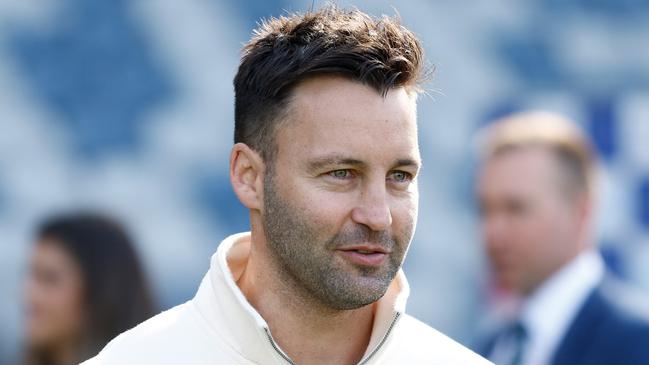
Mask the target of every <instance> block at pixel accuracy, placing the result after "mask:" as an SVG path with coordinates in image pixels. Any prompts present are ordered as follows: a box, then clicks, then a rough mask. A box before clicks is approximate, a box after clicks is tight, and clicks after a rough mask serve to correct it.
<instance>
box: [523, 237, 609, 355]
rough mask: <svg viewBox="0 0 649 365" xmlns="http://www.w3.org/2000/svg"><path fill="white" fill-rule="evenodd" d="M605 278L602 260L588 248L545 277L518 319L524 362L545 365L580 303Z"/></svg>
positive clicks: (580, 305) (582, 302)
mask: <svg viewBox="0 0 649 365" xmlns="http://www.w3.org/2000/svg"><path fill="white" fill-rule="evenodd" d="M603 277H604V263H603V260H602V258H601V256H600V255H599V253H597V252H596V251H595V250H593V249H591V250H587V251H584V252H582V253H581V254H580V255H579V256H577V257H575V258H574V259H573V260H572V261H571V262H570V263H568V264H567V265H566V266H564V267H563V268H562V269H560V270H559V271H558V272H556V273H555V274H554V275H552V276H551V277H550V278H549V279H548V280H546V281H545V282H544V283H543V284H542V285H541V286H540V287H539V288H538V289H537V290H536V291H534V293H532V295H531V296H530V297H528V298H527V299H526V300H525V301H524V302H523V307H522V311H521V315H520V317H519V318H520V320H521V321H522V322H523V324H524V325H525V327H526V329H527V334H528V338H527V343H526V346H525V352H524V354H523V359H522V360H523V361H522V364H523V365H546V364H549V362H550V361H551V360H552V355H554V353H555V352H556V350H557V348H558V346H559V343H560V341H561V340H562V338H563V337H564V335H565V334H566V331H567V330H568V328H569V326H570V324H571V323H572V321H573V320H574V318H575V316H576V315H577V313H578V312H579V310H580V309H581V307H582V306H583V304H584V302H585V301H586V299H587V297H588V295H589V294H590V293H591V292H592V290H593V289H594V288H595V287H596V286H597V285H599V284H600V282H601V281H602V279H603Z"/></svg>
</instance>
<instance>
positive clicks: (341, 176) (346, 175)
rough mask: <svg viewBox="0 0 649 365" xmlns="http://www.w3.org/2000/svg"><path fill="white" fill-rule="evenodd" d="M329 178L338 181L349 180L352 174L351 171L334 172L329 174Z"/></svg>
mask: <svg viewBox="0 0 649 365" xmlns="http://www.w3.org/2000/svg"><path fill="white" fill-rule="evenodd" d="M329 176H331V177H335V178H336V179H349V178H350V177H351V176H352V174H351V171H349V170H334V171H331V172H330V173H329Z"/></svg>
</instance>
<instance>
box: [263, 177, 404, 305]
mask: <svg viewBox="0 0 649 365" xmlns="http://www.w3.org/2000/svg"><path fill="white" fill-rule="evenodd" d="M272 180H273V179H272V178H267V180H266V179H265V183H264V208H265V209H264V210H265V213H264V217H263V222H264V230H265V233H266V241H267V245H268V250H269V252H270V254H271V256H272V260H273V262H274V263H275V266H276V268H277V270H279V275H280V276H279V277H280V280H286V281H287V284H288V282H290V285H293V286H294V288H292V289H293V290H290V291H291V292H293V293H295V294H296V296H300V294H301V296H302V297H303V298H302V299H304V300H305V301H307V302H308V301H311V302H313V301H315V302H316V303H318V304H320V305H321V306H323V307H324V308H328V309H332V310H350V309H356V308H360V307H363V306H365V305H368V304H371V303H373V302H375V301H377V300H379V299H380V298H381V297H382V296H383V295H384V294H385V292H386V291H387V288H388V287H389V285H390V283H391V282H392V280H393V279H394V277H395V276H396V274H397V272H398V271H399V269H400V267H401V264H402V262H403V259H404V257H405V254H406V251H407V248H408V245H409V242H410V238H411V237H412V226H410V227H407V228H406V232H404V233H403V234H401V236H400V237H396V236H395V237H393V236H391V235H390V234H389V233H388V232H386V231H380V232H379V231H372V230H371V229H369V228H368V227H367V226H364V225H360V224H356V225H355V226H354V227H353V228H349V229H346V230H344V231H341V232H338V233H337V234H335V235H334V236H332V237H330V238H325V237H322V235H319V234H318V233H317V232H318V231H320V230H319V229H318V227H317V226H316V225H314V224H313V222H310V221H308V219H306V218H304V217H306V216H307V215H306V214H301V213H303V212H301V211H300V210H299V209H297V208H296V207H293V206H292V205H291V204H290V203H288V202H287V201H286V199H283V198H282V197H281V196H280V195H279V192H278V191H277V190H276V187H275V185H274V181H272ZM367 242H373V243H374V244H378V245H381V246H382V247H383V248H385V249H386V250H388V251H390V252H391V253H390V255H389V257H388V260H387V263H386V264H385V265H382V266H380V267H367V266H357V265H354V266H352V265H351V264H350V263H347V262H343V261H342V260H341V258H340V257H337V256H338V255H335V249H336V248H340V247H344V246H350V245H353V244H361V243H367ZM305 297H306V298H305ZM295 299H300V298H295Z"/></svg>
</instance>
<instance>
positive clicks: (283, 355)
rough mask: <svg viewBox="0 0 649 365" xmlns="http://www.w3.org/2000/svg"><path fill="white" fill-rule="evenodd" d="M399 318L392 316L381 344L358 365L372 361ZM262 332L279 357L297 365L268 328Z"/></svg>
mask: <svg viewBox="0 0 649 365" xmlns="http://www.w3.org/2000/svg"><path fill="white" fill-rule="evenodd" d="M400 316H401V313H399V312H397V313H396V314H395V315H394V319H393V320H392V323H390V327H388V330H387V331H386V332H385V335H383V338H382V339H381V342H379V344H378V345H377V346H376V347H375V348H374V350H372V352H371V353H370V354H369V355H368V356H367V357H366V358H365V359H363V360H361V362H359V363H358V365H365V364H367V362H368V361H370V360H371V359H372V357H374V355H376V353H377V352H379V350H380V349H381V347H383V344H385V341H387V339H388V336H390V333H391V332H392V329H393V328H394V326H395V325H396V324H397V320H398V319H399V317H400ZM264 331H265V332H266V337H268V342H270V345H271V346H272V347H273V349H275V351H276V352H277V353H278V354H279V356H281V357H282V358H283V359H284V360H286V362H287V363H289V364H291V365H297V364H296V363H295V362H293V360H291V358H290V357H288V355H286V354H285V353H284V351H282V350H281V349H280V348H279V346H277V343H275V340H274V339H273V336H272V335H271V334H270V329H269V328H268V327H265V328H264Z"/></svg>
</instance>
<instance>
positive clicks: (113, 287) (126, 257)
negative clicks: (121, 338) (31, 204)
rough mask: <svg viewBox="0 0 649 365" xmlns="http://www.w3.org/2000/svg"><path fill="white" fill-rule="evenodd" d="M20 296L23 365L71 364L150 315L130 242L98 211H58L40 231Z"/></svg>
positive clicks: (144, 285) (146, 291)
mask: <svg viewBox="0 0 649 365" xmlns="http://www.w3.org/2000/svg"><path fill="white" fill-rule="evenodd" d="M25 299H26V307H27V308H26V312H27V313H26V315H27V318H26V351H25V355H24V360H23V364H24V365H69V364H75V365H76V364H78V363H79V362H81V361H82V360H85V359H86V358H89V357H91V356H93V355H95V354H96V353H97V352H99V350H101V348H103V346H104V345H106V343H108V342H109V341H110V340H111V339H112V338H113V337H115V336H117V335H118V334H119V333H121V332H123V331H125V330H127V329H129V328H131V327H133V326H135V325H136V324H138V323H139V322H142V321H143V320H144V319H146V318H148V317H150V316H151V315H153V314H154V309H153V302H152V298H151V293H150V290H149V286H148V283H147V282H146V280H145V277H144V273H143V270H142V267H141V265H140V262H139V260H138V258H137V255H136V252H135V249H134V247H133V244H132V243H131V240H130V239H129V237H128V235H127V234H126V233H125V232H124V230H123V229H122V228H121V227H120V225H119V224H117V223H116V222H114V221H112V220H111V219H109V218H106V217H103V216H101V215H97V214H85V213H77V214H70V215H64V216H56V217H53V218H51V219H50V220H48V221H46V222H45V223H44V224H43V225H42V226H41V227H40V228H39V229H38V230H37V235H36V243H35V246H34V250H33V254H32V257H31V270H30V274H29V278H28V280H27V285H26V298H25Z"/></svg>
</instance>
